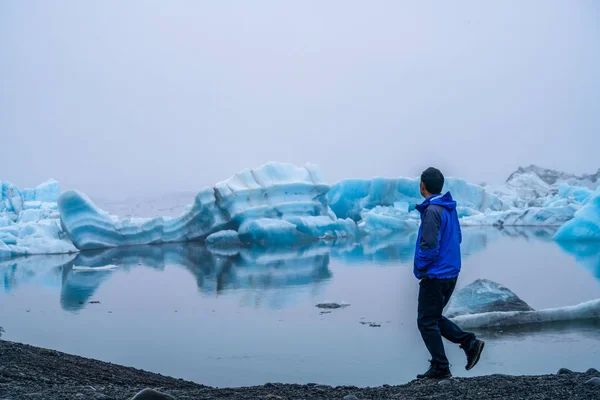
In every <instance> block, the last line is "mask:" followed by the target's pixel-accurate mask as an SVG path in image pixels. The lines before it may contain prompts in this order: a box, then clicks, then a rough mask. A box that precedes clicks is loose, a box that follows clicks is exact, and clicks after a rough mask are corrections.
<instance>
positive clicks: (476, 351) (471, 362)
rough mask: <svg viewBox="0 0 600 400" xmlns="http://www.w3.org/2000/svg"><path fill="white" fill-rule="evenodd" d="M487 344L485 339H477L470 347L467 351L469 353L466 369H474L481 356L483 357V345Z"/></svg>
mask: <svg viewBox="0 0 600 400" xmlns="http://www.w3.org/2000/svg"><path fill="white" fill-rule="evenodd" d="M484 346H485V342H484V341H483V340H478V339H475V340H474V341H473V342H472V343H471V346H469V349H468V350H466V349H464V348H463V350H464V351H465V354H466V355H467V365H466V366H465V368H466V370H467V371H468V370H470V369H472V368H473V367H474V366H475V365H477V363H478V362H479V358H480V357H481V352H482V351H483V347H484Z"/></svg>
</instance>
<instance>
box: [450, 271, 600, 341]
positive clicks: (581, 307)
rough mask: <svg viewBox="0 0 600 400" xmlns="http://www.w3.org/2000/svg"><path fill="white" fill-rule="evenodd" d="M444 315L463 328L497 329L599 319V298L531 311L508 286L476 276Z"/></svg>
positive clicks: (597, 320) (456, 296)
mask: <svg viewBox="0 0 600 400" xmlns="http://www.w3.org/2000/svg"><path fill="white" fill-rule="evenodd" d="M446 316H447V317H448V318H450V319H451V320H452V321H454V322H455V323H456V324H457V325H459V326H460V327H461V328H463V329H477V328H498V327H508V326H517V325H519V326H522V325H530V324H546V323H557V322H572V321H585V320H592V321H596V322H599V321H600V299H596V300H591V301H587V302H584V303H581V304H578V305H575V306H568V307H558V308H550V309H545V310H534V309H533V308H531V307H530V306H529V305H528V304H527V303H526V302H524V301H523V300H521V299H520V298H519V297H518V296H517V295H516V294H514V293H513V292H512V291H511V290H510V289H508V288H506V287H504V286H502V285H500V284H499V283H497V282H493V281H489V280H486V279H478V280H476V281H474V282H473V283H471V284H469V285H467V286H466V287H464V288H463V289H462V290H460V291H458V292H457V293H456V294H455V296H454V297H453V298H452V300H451V303H450V305H449V306H448V309H447V310H446Z"/></svg>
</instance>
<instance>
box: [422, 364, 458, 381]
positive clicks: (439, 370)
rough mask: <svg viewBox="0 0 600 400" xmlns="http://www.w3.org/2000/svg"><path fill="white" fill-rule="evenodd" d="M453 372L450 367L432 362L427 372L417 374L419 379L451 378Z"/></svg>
mask: <svg viewBox="0 0 600 400" xmlns="http://www.w3.org/2000/svg"><path fill="white" fill-rule="evenodd" d="M450 378H452V374H451V373H450V368H448V367H440V366H439V365H435V364H431V366H430V367H429V369H428V370H427V372H425V373H424V374H419V375H417V379H450Z"/></svg>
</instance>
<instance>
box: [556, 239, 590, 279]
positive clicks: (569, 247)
mask: <svg viewBox="0 0 600 400" xmlns="http://www.w3.org/2000/svg"><path fill="white" fill-rule="evenodd" d="M558 245H559V246H560V248H561V249H562V250H564V251H565V252H566V253H567V254H570V255H571V256H574V257H575V260H576V261H577V264H579V265H582V266H583V267H585V268H586V269H588V270H589V271H590V272H591V273H592V274H593V275H594V276H595V277H596V278H598V279H600V243H598V242H594V241H569V242H559V243H558Z"/></svg>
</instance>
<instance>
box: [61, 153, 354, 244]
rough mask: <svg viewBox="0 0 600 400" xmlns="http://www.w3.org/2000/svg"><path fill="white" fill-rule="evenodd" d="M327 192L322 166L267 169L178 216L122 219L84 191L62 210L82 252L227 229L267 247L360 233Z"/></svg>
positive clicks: (220, 188)
mask: <svg viewBox="0 0 600 400" xmlns="http://www.w3.org/2000/svg"><path fill="white" fill-rule="evenodd" d="M328 191H329V186H328V185H327V184H325V183H324V181H323V179H322V177H321V175H320V172H319V170H318V168H316V166H313V165H310V164H308V165H306V166H304V167H296V166H294V165H292V164H283V163H268V164H265V165H263V166H262V167H260V168H256V169H252V170H251V169H246V170H243V171H241V172H239V173H237V174H235V175H234V176H232V177H231V178H229V179H227V180H225V181H222V182H219V183H217V184H216V185H215V186H214V187H212V188H205V189H203V190H202V191H200V193H199V194H198V195H197V196H196V198H195V201H194V204H192V205H191V206H190V207H188V209H187V211H185V212H184V213H183V214H182V215H181V216H179V217H175V218H170V217H157V218H127V219H122V220H121V219H119V218H118V217H115V216H112V215H110V214H108V213H107V212H105V211H103V210H101V209H99V208H98V207H97V206H96V205H95V204H94V203H93V202H92V201H91V200H90V199H89V198H88V197H86V196H85V195H84V194H82V193H79V192H77V191H67V192H65V193H63V194H62V195H61V196H60V198H59V199H58V207H59V211H60V218H61V222H62V226H63V227H64V229H65V231H66V232H67V233H68V235H69V237H70V238H71V240H72V241H73V244H74V245H75V246H76V247H77V248H78V249H80V250H86V249H99V248H107V247H117V246H125V245H143V244H155V243H169V242H183V241H193V240H204V239H206V238H207V237H209V236H210V235H211V234H214V233H216V232H219V231H223V230H233V231H236V232H237V233H238V237H239V239H240V240H241V241H242V242H246V243H261V244H268V243H271V244H289V243H296V242H303V241H311V240H319V239H323V238H328V237H333V238H337V237H342V236H352V235H354V230H355V224H354V223H353V222H352V221H350V220H347V221H344V220H338V219H337V218H336V217H335V215H334V214H333V213H332V212H331V209H330V208H329V206H328V204H327V200H326V193H327V192H328ZM225 237H226V236H212V237H211V240H210V241H211V242H215V241H216V240H218V239H219V238H225Z"/></svg>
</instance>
